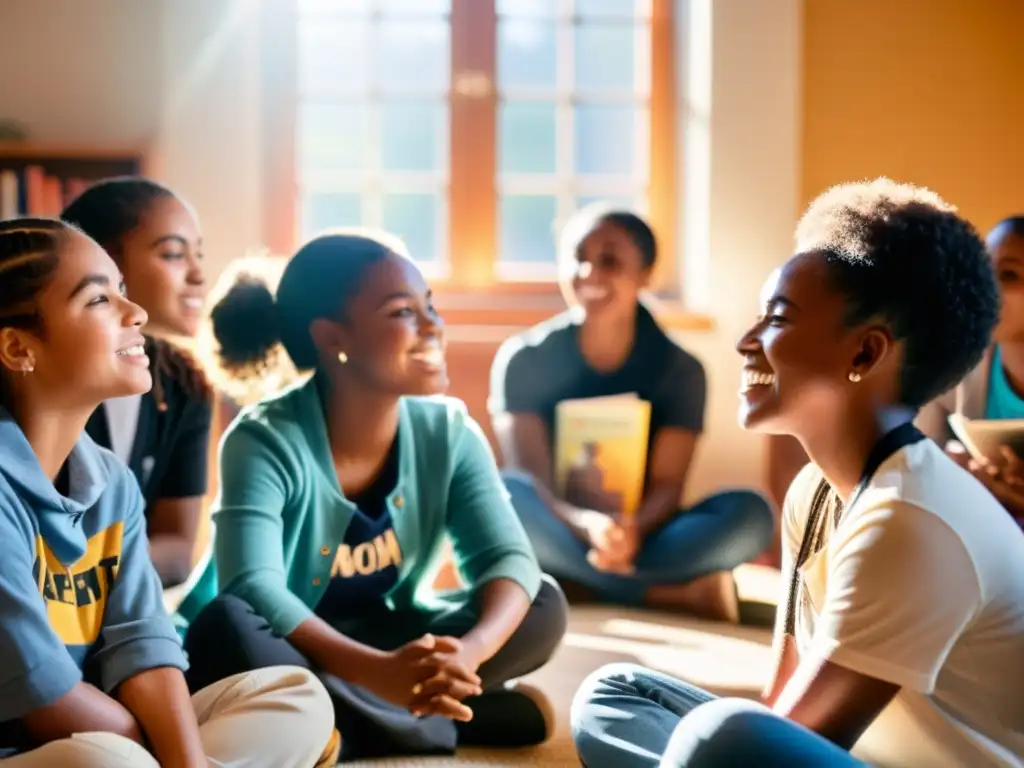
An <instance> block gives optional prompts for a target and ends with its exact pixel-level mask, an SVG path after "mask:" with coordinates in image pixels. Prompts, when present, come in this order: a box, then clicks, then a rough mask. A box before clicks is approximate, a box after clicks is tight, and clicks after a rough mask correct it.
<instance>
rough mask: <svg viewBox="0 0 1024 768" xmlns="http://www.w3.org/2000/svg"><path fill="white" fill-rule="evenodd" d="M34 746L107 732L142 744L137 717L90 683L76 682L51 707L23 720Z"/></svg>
mask: <svg viewBox="0 0 1024 768" xmlns="http://www.w3.org/2000/svg"><path fill="white" fill-rule="evenodd" d="M21 722H22V725H24V726H25V730H26V731H27V732H28V737H29V740H30V741H31V742H32V743H33V744H37V745H43V744H48V743H49V742H51V741H58V740H60V739H68V738H70V737H71V735H72V734H75V733H88V732H91V731H106V732H108V733H115V734H117V735H118V736H123V737H125V738H126V739H131V740H132V741H135V742H138V743H139V744H142V743H143V738H142V731H141V729H140V728H139V724H138V723H137V722H136V720H135V717H134V716H133V715H132V713H131V712H129V711H128V710H127V709H126V708H125V707H123V706H122V705H121V704H120V703H118V702H117V701H116V700H115V699H113V698H112V697H110V696H107V694H105V693H103V692H102V691H101V690H99V689H98V688H94V687H93V686H91V685H89V684H88V683H77V684H76V685H75V686H74V687H73V688H72V689H71V690H70V691H68V692H67V693H65V694H64V695H63V696H61V697H60V698H59V699H57V700H56V701H55V702H53V703H52V704H48V705H47V706H45V707H39V708H38V709H35V710H33V711H31V712H29V713H27V714H26V715H24V716H23V717H22V718H21Z"/></svg>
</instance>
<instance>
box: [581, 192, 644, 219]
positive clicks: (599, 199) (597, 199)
mask: <svg viewBox="0 0 1024 768" xmlns="http://www.w3.org/2000/svg"><path fill="white" fill-rule="evenodd" d="M595 203H600V204H601V205H602V206H607V207H609V208H614V209H615V210H616V211H628V212H629V213H635V214H637V215H638V216H642V215H643V211H641V210H640V207H639V206H638V205H637V201H636V199H635V198H633V197H620V196H615V195H612V196H609V195H584V196H582V197H577V198H576V210H577V211H578V210H580V209H582V208H586V207H587V206H588V205H594V204H595Z"/></svg>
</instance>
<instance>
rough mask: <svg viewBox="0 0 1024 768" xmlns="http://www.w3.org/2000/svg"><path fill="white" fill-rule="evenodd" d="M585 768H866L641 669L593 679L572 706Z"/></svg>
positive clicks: (613, 669) (617, 668) (740, 706)
mask: <svg viewBox="0 0 1024 768" xmlns="http://www.w3.org/2000/svg"><path fill="white" fill-rule="evenodd" d="M572 732H573V739H574V740H575V742H576V750H577V751H578V752H579V756H580V760H581V761H583V764H584V765H586V766H587V768H655V766H657V767H658V768H684V767H686V768H691V767H692V768H747V767H748V766H757V768H821V767H822V766H828V768H864V767H865V766H866V764H865V763H862V762H861V761H859V760H857V759H856V758H854V757H853V756H851V755H850V753H849V752H847V751H846V750H844V749H841V748H840V747H837V746H836V745H835V744H833V743H832V742H830V741H828V740H827V739H825V738H823V737H822V736H819V735H818V734H816V733H814V732H813V731H810V730H808V729H807V728H804V727H803V726H802V725H798V724H796V723H794V722H792V721H791V720H787V719H785V718H783V717H779V716H778V715H776V714H774V713H773V712H772V711H771V710H770V709H768V708H767V707H765V706H764V705H763V704H760V703H758V702H755V701H749V700H747V699H718V698H715V697H714V696H712V695H711V694H710V693H707V692H706V691H703V690H701V689H700V688H698V687H696V686H693V685H690V684H689V683H684V682H683V681H682V680H677V679H675V678H673V677H670V676H669V675H665V674H662V673H660V672H655V671H654V670H651V669H647V668H645V667H641V666H638V665H636V664H626V663H619V664H610V665H608V666H606V667H603V668H602V669H599V670H598V671H597V672H595V673H594V674H592V675H591V676H590V677H588V678H587V679H586V680H585V681H584V682H583V685H581V686H580V689H579V691H577V692H576V696H575V698H574V700H573V703H572Z"/></svg>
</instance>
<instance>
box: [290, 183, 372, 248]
mask: <svg viewBox="0 0 1024 768" xmlns="http://www.w3.org/2000/svg"><path fill="white" fill-rule="evenodd" d="M301 219H302V237H303V238H304V239H309V238H311V237H313V236H314V235H316V234H317V233H319V232H322V231H323V230H325V229H332V228H334V227H358V226H359V225H360V224H361V223H362V202H361V201H360V199H359V195H358V194H357V193H355V192H307V193H306V194H305V196H304V197H303V200H302V211H301Z"/></svg>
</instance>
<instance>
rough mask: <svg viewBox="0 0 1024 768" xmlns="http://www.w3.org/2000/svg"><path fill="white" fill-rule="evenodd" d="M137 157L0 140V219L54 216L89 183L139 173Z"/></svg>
mask: <svg viewBox="0 0 1024 768" xmlns="http://www.w3.org/2000/svg"><path fill="white" fill-rule="evenodd" d="M140 165H141V162H140V159H139V158H138V157H137V156H134V155H131V154H124V155H120V154H115V153H105V152H99V153H88V152H83V153H81V154H76V153H74V152H73V151H66V150H60V149H52V148H49V149H48V148H43V147H40V148H38V150H33V148H32V147H31V146H28V147H26V146H24V145H20V144H16V145H6V144H4V143H0V219H13V218H17V217H19V216H38V217H56V216H59V215H60V213H61V211H63V210H64V208H65V207H66V206H67V205H68V203H70V202H71V201H72V200H74V199H75V198H76V197H78V195H80V194H81V193H82V191H83V190H85V189H86V187H88V186H89V185H90V184H92V183H94V182H96V181H99V180H100V179H103V178H107V177H109V176H120V175H130V174H136V173H138V172H139V168H140Z"/></svg>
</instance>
